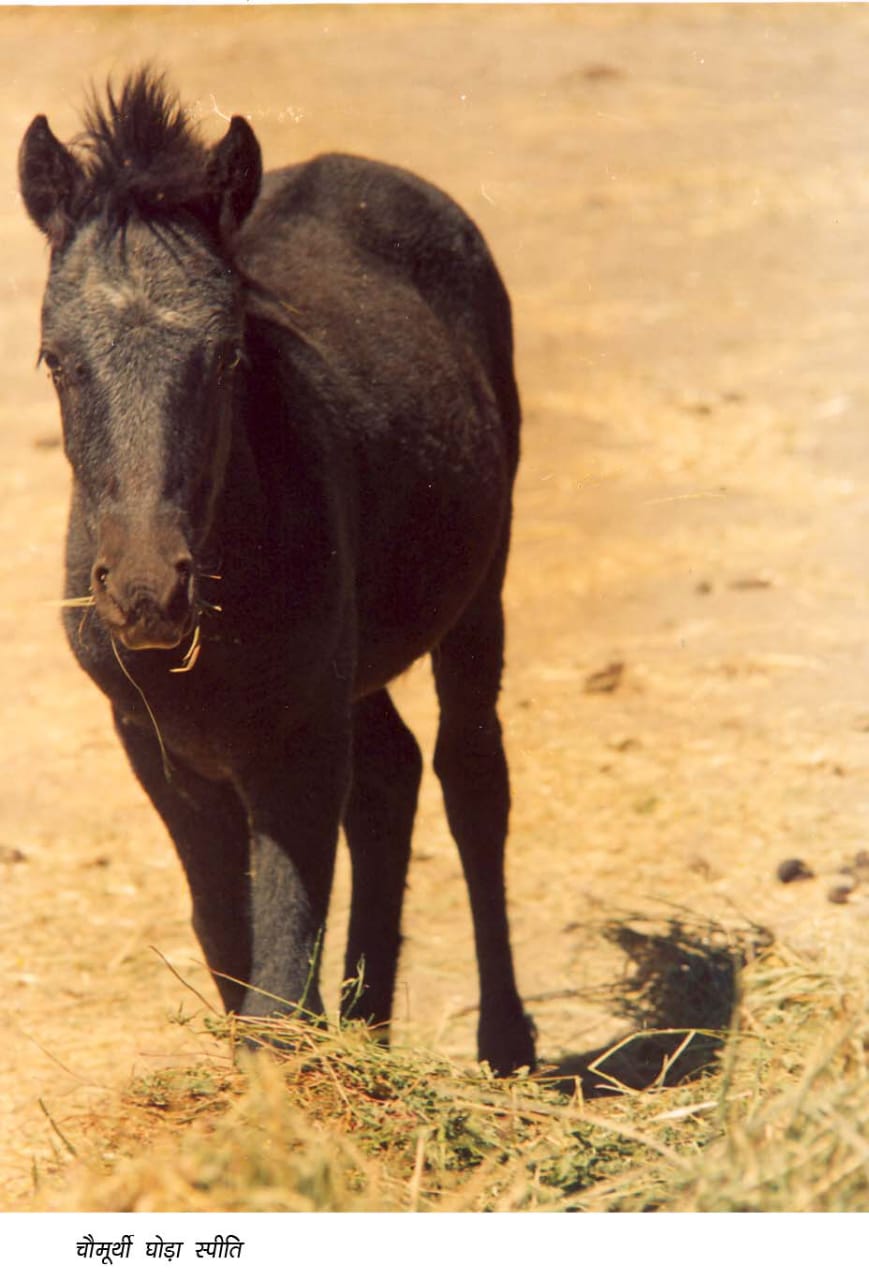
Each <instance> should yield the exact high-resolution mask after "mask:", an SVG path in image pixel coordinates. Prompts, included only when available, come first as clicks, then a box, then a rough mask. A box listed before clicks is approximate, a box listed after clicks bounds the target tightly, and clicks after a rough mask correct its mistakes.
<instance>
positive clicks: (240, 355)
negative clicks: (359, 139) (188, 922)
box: [20, 71, 534, 1073]
mask: <svg viewBox="0 0 869 1280" xmlns="http://www.w3.org/2000/svg"><path fill="white" fill-rule="evenodd" d="M84 124H85V128H84V132H83V133H82V135H81V136H80V137H79V138H78V139H77V141H76V143H75V144H73V145H72V146H71V147H69V148H68V147H65V146H64V145H62V144H61V143H60V142H58V140H57V139H56V138H55V137H54V135H53V134H52V132H51V130H50V128H49V126H48V123H47V121H46V119H45V117H44V116H37V117H36V119H35V120H34V121H33V123H32V124H31V126H30V128H29V129H28V130H27V133H26V135H25V137H24V140H23V143H22V147H21V154H20V178H21V191H22V194H23V198H24V202H25V205H26V207H27V210H28V212H29V213H30V216H31V217H32V218H33V220H34V221H35V223H36V224H37V226H38V227H39V228H40V229H41V230H42V231H43V232H44V233H45V235H46V236H47V238H48V241H49V244H50V247H51V265H50V272H49V278H48V285H47V289H46V293H45V299H44V303H43V311H42V347H41V354H40V359H41V360H42V361H43V363H44V364H45V365H46V366H47V367H48V369H49V371H50V373H51V376H52V378H53V380H54V383H55V386H56V387H57V391H58V395H59V399H60V409H61V417H62V420H63V435H64V443H65V448H66V453H67V456H68V458H69V461H70V463H71V466H72V474H73V491H72V503H71V512H70V520H69V530H68V538H67V565H66V570H67V579H66V582H67V595H68V597H70V602H71V603H78V604H80V605H81V606H82V607H81V609H80V610H78V611H76V610H75V609H74V608H70V609H68V610H67V614H66V616H67V631H68V634H69V639H70V643H71V645H72V648H73V650H74V652H75V655H76V657H77V659H78V661H79V662H80V663H81V665H82V667H83V668H84V669H85V671H86V672H87V673H88V674H89V675H90V676H91V677H92V678H93V679H94V680H95V681H96V683H97V684H98V685H99V687H100V688H101V689H102V690H103V692H104V693H105V694H106V695H107V696H108V697H109V698H110V700H111V702H112V706H113V710H114V717H115V724H116V726H117V730H118V733H119V734H120V737H121V741H122V742H123V744H124V747H125V748H126V751H127V753H128V755H129V758H130V761H131V762H132V766H133V769H134V770H135V772H136V774H137V776H138V777H139V779H140V781H141V782H142V784H143V786H144V787H145V789H146V791H147V792H148V794H149V796H150V797H151V800H152V801H153V803H154V805H155V806H156V808H157V810H158V812H159V813H160V815H161V816H162V818H163V820H164V821H165V823H166V826H167V827H168V829H169V831H170V833H171V835H172V838H173V840H174V842H175V844H176V845H177V847H178V852H179V854H180V856H181V860H182V862H183V864H184V869H185V872H186V874H187V878H188V881H189V884H190V890H191V894H192V899H193V922H194V926H195V929H196V932H197V934H198V936H199V939H200V941H201V943H202V946H203V949H204V951H205V955H206V958H207V961H208V964H209V965H210V967H211V968H212V970H213V971H214V973H215V976H216V979H217V982H218V985H219V988H220V992H221V996H222V998H223V1001H224V1004H225V1005H226V1007H227V1009H229V1010H235V1011H237V1012H239V1013H241V1014H242V1015H252V1016H253V1015H255V1016H258V1017H261V1016H264V1015H271V1014H273V1013H276V1012H280V1011H284V1012H289V1011H290V1009H291V1008H292V1007H294V1006H301V1007H303V1008H304V1009H306V1010H308V1011H309V1012H310V1013H313V1014H316V1013H319V1012H321V1011H322V1004H321V1002H320V996H319V993H318V987H317V970H318V957H319V950H320V943H321V938H322V931H323V927H324V921H325V916H326V910H327V906H328V899H329V892H330V887H331V882H332V873H333V866H334V858H335V847H336V842H337V838H338V830H339V825H340V824H341V823H342V822H343V824H344V829H345V831H346V835H347V839H348V843H349V846H350V851H351V855H352V865H353V899H352V910H351V919H350V933H349V940H348V946H347V956H346V971H345V976H346V982H345V985H344V988H343V990H344V998H343V1012H344V1013H345V1014H352V1016H358V1017H361V1018H364V1019H366V1020H367V1021H369V1022H370V1023H372V1024H374V1025H376V1026H377V1027H380V1028H383V1029H385V1028H386V1027H387V1026H388V1023H389V1018H390V1012H391V1005H392V995H393V987H394V982H395V971H396V963H397V958H398V949H399V944H400V933H399V929H400V915H401V903H402V897H403V893H404V886H405V877H406V872H407V863H408V858H409V854H410V839H411V828H412V824H413V818H414V812H415V808H416V799H417V791H418V786H419V780H420V772H421V757H420V752H419V748H418V747H417V744H416V741H415V740H414V738H413V736H412V735H411V733H410V732H409V730H408V729H407V728H406V727H405V725H404V724H403V722H402V721H401V719H400V718H399V716H398V713H397V712H396V710H395V707H394V706H393V703H392V701H391V700H390V697H389V694H388V692H387V688H386V686H387V685H388V683H389V682H390V681H391V680H392V679H393V678H394V677H395V676H397V675H398V674H399V673H400V672H402V671H404V670H405V669H406V668H407V667H408V666H409V665H410V664H411V663H412V662H413V661H414V660H415V659H417V658H419V657H420V656H421V655H423V654H426V653H431V655H432V665H433V670H434V678H435V682H436V686H437V693H438V698H439V703H440V726H439V731H438V737H437V746H436V750H435V758H434V764H435V769H436V771H437V774H438V776H439V778H440V780H441V783H442V786H443V792H444V798H445V802H446V809H447V814H448V818H449V823H450V827H451V830H452V833H453V835H454V837H455V839H456V842H457V844H458V847H459V850H460V853H461V858H462V863H463V867H464V872H465V876H466V879H467V883H468V889H469V893H470V900H471V909H472V912H473V919H474V929H475V937H476V948H477V956H478V962H479V971H480V988H481V999H480V1024H479V1053H480V1056H481V1058H483V1059H486V1060H488V1061H489V1062H490V1064H491V1065H492V1067H493V1068H494V1069H495V1070H496V1071H498V1072H501V1073H506V1072H510V1071H512V1070H514V1069H515V1068H517V1067H520V1066H527V1065H532V1064H533V1062H534V1041H533V1033H532V1029H531V1025H530V1023H529V1021H528V1019H527V1017H526V1015H525V1013H524V1011H523V1008H522V1004H521V1002H520V999H519V996H518V994H517V990H516V983H515V978H514V973H513V962H512V957H511V951H510V943H509V936H508V925H507V914H506V905H505V889H504V841H505V836H506V831H507V819H508V810H509V796H510V793H509V782H508V775H507V765H506V761H505V757H504V751H503V748H502V743H501V728H500V724H499V720H498V715H497V711H496V703H497V699H498V693H499V686H500V679H501V670H502V661H503V639H504V629H503V613H502V607H501V587H502V581H503V577H504V569H505V562H506V558H507V549H508V541H509V531H510V515H511V489H512V482H513V477H514V474H515V471H516V465H517V459H518V429H519V402H518V397H517V392H516V386H515V382H514V377H513V362H512V332H511V318H510V304H509V300H508V298H507V294H506V292H505V290H504V287H503V285H502V283H501V280H500V277H499V275H498V273H497V270H496V268H495V266H494V264H493V262H492V259H491V257H490V255H489V252H488V250H487V248H486V245H485V244H484V242H483V239H482V237H481V235H480V233H479V232H478V231H477V229H476V228H475V226H474V225H473V224H472V223H471V222H470V220H469V219H468V218H467V217H466V216H465V215H464V214H463V213H462V211H461V210H460V209H459V208H458V207H457V206H456V205H455V204H454V203H453V202H452V201H451V200H449V199H448V198H447V197H446V196H445V195H443V194H441V193H440V192H439V191H437V190H436V189H434V188H433V187H431V186H429V185H428V184H427V183H425V182H423V181H421V180H420V179H419V178H416V177H414V176H412V175H410V174H408V173H405V172H402V171H401V170H399V169H395V168H391V167H389V166H386V165H382V164H377V163H374V162H372V161H370V160H363V159H357V158H353V157H350V156H343V155H326V156H321V157H319V158H317V159H314V160H311V161H310V162H308V163H305V164H300V165H294V166H291V167H289V168H286V169H282V170H280V171H277V172H274V173H271V174H269V175H267V176H266V177H265V178H263V177H262V168H261V158H260V149H259V145H258V143H257V140H256V138H255V136H254V134H253V132H252V130H251V128H250V126H249V125H248V124H247V123H246V121H245V120H244V119H243V118H241V117H240V116H236V117H234V118H233V119H232V121H231V123H230V126H229V129H228V131H227V133H226V135H225V137H224V138H223V139H222V141H220V142H219V143H217V144H216V145H215V146H213V147H207V146H206V145H205V144H204V143H203V142H202V141H201V139H200V138H199V136H198V134H197V132H196V130H195V129H194V128H193V127H192V125H191V123H190V121H189V119H188V117H187V115H186V114H185V112H184V111H183V110H182V108H181V107H180V106H179V105H178V104H177V102H176V101H175V99H174V98H173V97H172V96H171V95H170V94H168V93H167V91H166V89H165V86H164V84H163V81H162V79H161V78H160V77H158V76H155V75H154V74H152V73H150V72H147V71H146V72H141V73H138V74H137V75H135V76H133V77H131V78H130V79H129V80H127V81H126V82H125V83H124V85H123V87H122V89H121V91H120V92H119V93H113V91H112V89H111V87H110V88H109V91H108V94H107V97H106V101H105V103H104V104H103V105H100V104H99V103H98V102H96V101H94V102H92V103H91V105H90V107H89V108H88V111H87V114H86V117H85V121H84ZM384 1034H385V1032H384Z"/></svg>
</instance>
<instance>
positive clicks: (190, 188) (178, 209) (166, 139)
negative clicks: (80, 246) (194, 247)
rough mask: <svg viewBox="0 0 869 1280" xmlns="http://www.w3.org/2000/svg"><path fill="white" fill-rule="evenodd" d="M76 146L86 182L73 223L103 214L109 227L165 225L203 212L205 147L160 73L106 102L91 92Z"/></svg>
mask: <svg viewBox="0 0 869 1280" xmlns="http://www.w3.org/2000/svg"><path fill="white" fill-rule="evenodd" d="M83 124H84V129H83V131H82V133H81V134H80V135H79V136H78V138H77V139H76V141H75V149H76V152H77V154H78V158H79V161H80V164H81V167H82V169H83V172H84V178H85V180H84V182H83V184H82V186H81V189H80V191H79V193H78V195H77V199H76V201H75V206H74V208H73V210H72V216H73V221H80V220H84V219H87V218H90V217H94V216H102V218H103V219H104V221H105V222H106V225H107V228H108V230H109V231H110V232H115V231H117V230H119V229H122V228H123V227H125V226H126V224H127V223H128V222H129V221H130V220H131V219H133V218H138V219H141V220H142V221H161V222H171V221H173V220H179V219H183V218H185V217H190V216H193V217H197V216H198V217H199V218H201V217H202V216H203V214H207V212H208V207H209V204H210V203H211V202H213V198H214V196H213V192H212V190H211V188H210V184H209V174H208V152H207V149H206V147H205V145H204V143H203V142H202V141H201V140H200V138H199V137H198V135H197V133H196V130H195V128H194V126H193V124H192V123H191V121H190V119H189V118H188V116H187V113H186V112H185V110H184V108H183V107H182V106H181V105H180V103H179V102H178V100H177V99H176V98H175V97H174V96H173V95H172V94H170V93H169V91H168V90H167V89H166V86H165V83H164V80H163V77H162V76H160V75H157V74H155V73H154V72H152V71H150V70H148V69H144V70H142V71H139V72H138V73H136V74H135V75H133V76H130V77H129V78H128V79H127V80H126V81H125V82H124V83H123V85H122V86H121V90H120V93H119V94H116V93H115V91H114V89H113V87H112V85H111V84H109V85H108V86H107V89H106V94H105V101H104V102H101V101H99V99H98V98H97V97H96V95H94V96H93V97H92V98H91V101H90V104H89V105H88V108H87V110H86V112H85V115H84V120H83Z"/></svg>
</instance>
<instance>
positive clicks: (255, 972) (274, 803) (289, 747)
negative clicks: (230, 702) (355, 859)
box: [238, 711, 351, 1018]
mask: <svg viewBox="0 0 869 1280" xmlns="http://www.w3.org/2000/svg"><path fill="white" fill-rule="evenodd" d="M264 736H265V737H267V735H264ZM350 741H351V733H350V716H349V711H348V712H347V714H346V716H345V717H340V718H339V722H338V723H337V724H336V723H335V722H334V721H331V722H328V723H323V722H318V723H314V724H310V725H308V726H306V727H304V728H302V729H298V730H296V731H295V732H294V733H292V735H290V737H289V738H288V739H287V740H286V741H283V742H282V741H280V739H276V740H273V741H272V743H269V742H268V741H267V742H266V743H265V746H266V750H265V751H263V752H260V753H259V754H258V755H257V757H256V758H255V760H254V762H253V764H252V766H251V767H250V768H248V769H247V770H246V771H245V774H244V776H243V777H242V778H240V779H239V781H238V785H239V789H240V791H241V794H242V797H243V799H244V803H245V806H246V808H247V812H248V821H249V824H250V924H251V965H250V978H249V986H248V989H247V991H246V992H245V996H244V1000H243V1001H242V1006H241V1010H240V1012H241V1014H242V1015H243V1016H247V1017H258V1018H261V1017H270V1016H272V1015H275V1014H285V1015H288V1014H292V1013H294V1012H297V1011H304V1012H307V1013H309V1014H313V1015H315V1016H316V1015H319V1014H322V1012H323V1002H322V1000H321V998H320V991H319V983H318V978H319V968H320V957H321V953H322V946H323V936H324V931H325V925H326V912H327V910H328V906H329V895H330V892H331V888H332V876H333V871H334V866H335V850H336V846H337V841H338V831H339V826H340V822H341V815H342V812H343V808H344V803H345V799H346V795H347V790H348V786H349V779H350Z"/></svg>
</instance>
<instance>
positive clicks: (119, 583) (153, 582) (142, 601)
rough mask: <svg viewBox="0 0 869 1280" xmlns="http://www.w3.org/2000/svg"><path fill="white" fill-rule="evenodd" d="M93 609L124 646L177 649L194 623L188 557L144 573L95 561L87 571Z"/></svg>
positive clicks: (191, 583)
mask: <svg viewBox="0 0 869 1280" xmlns="http://www.w3.org/2000/svg"><path fill="white" fill-rule="evenodd" d="M91 585H92V589H93V595H94V604H95V606H96V610H97V613H98V614H99V616H100V617H101V618H102V620H103V622H104V623H105V624H106V626H107V627H108V628H109V631H110V632H111V634H112V635H113V637H115V638H116V639H117V640H119V641H120V643H121V644H122V645H123V646H124V648H125V649H175V648H177V646H178V645H179V644H181V643H182V641H183V640H184V639H185V638H186V637H187V636H189V635H190V633H191V631H192V630H193V628H194V625H195V621H196V616H195V615H196V610H195V607H194V598H195V597H194V583H193V574H192V565H191V562H190V560H189V558H187V557H184V558H182V559H179V560H178V561H176V563H174V564H173V565H166V566H164V567H163V568H162V571H161V572H159V573H158V572H154V571H152V572H151V573H149V574H148V575H147V576H143V575H142V574H137V575H136V576H135V577H133V576H130V575H127V574H124V572H123V569H122V567H121V566H116V567H114V568H112V567H110V566H109V565H107V564H106V563H104V562H97V563H96V564H95V565H94V568H93V571H92V574H91Z"/></svg>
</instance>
